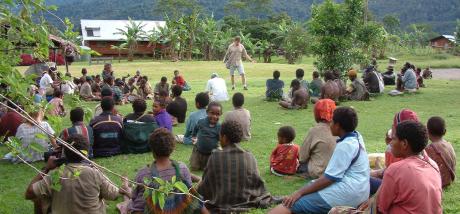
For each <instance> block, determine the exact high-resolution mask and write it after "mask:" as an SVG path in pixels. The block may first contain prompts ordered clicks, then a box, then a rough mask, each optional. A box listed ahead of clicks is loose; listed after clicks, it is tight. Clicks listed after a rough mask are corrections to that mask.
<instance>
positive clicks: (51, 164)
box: [46, 156, 58, 170]
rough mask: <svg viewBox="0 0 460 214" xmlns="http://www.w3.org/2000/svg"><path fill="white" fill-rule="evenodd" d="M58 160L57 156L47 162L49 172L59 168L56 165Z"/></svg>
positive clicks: (51, 157)
mask: <svg viewBox="0 0 460 214" xmlns="http://www.w3.org/2000/svg"><path fill="white" fill-rule="evenodd" d="M57 159H58V158H57V157H56V156H50V157H49V158H48V161H47V162H46V169H47V170H53V169H56V168H57V165H56V160H57Z"/></svg>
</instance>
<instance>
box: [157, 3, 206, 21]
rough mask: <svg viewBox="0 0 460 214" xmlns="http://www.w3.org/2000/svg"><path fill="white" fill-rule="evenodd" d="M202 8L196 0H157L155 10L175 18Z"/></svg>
mask: <svg viewBox="0 0 460 214" xmlns="http://www.w3.org/2000/svg"><path fill="white" fill-rule="evenodd" d="M200 10H202V6H201V5H200V4H199V3H198V1H197V0H157V1H156V4H155V12H156V13H160V14H165V15H166V16H168V17H169V18H170V19H172V20H177V19H179V18H180V17H182V16H183V15H188V14H191V13H192V12H195V11H200Z"/></svg>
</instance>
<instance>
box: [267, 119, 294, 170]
mask: <svg viewBox="0 0 460 214" xmlns="http://www.w3.org/2000/svg"><path fill="white" fill-rule="evenodd" d="M294 139H295V130H294V128H292V127H291V126H283V127H281V128H280V129H279V130H278V145H277V146H276V148H275V149H274V150H273V152H272V154H271V156H270V169H271V172H272V173H273V174H274V175H277V176H284V175H293V174H295V172H296V171H297V167H298V166H299V146H298V145H296V144H293V143H292V141H294Z"/></svg>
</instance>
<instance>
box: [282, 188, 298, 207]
mask: <svg viewBox="0 0 460 214" xmlns="http://www.w3.org/2000/svg"><path fill="white" fill-rule="evenodd" d="M300 197H302V196H301V195H300V194H299V193H297V192H295V193H294V194H292V195H290V196H288V197H286V198H285V199H284V200H283V205H284V206H285V207H287V208H291V207H292V205H294V203H295V202H296V201H297V200H299V198H300Z"/></svg>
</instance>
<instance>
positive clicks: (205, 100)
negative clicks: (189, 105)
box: [195, 92, 209, 108]
mask: <svg viewBox="0 0 460 214" xmlns="http://www.w3.org/2000/svg"><path fill="white" fill-rule="evenodd" d="M195 103H198V106H199V107H200V108H206V106H208V104H209V95H208V93H205V92H200V93H198V94H197V95H196V97H195Z"/></svg>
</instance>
